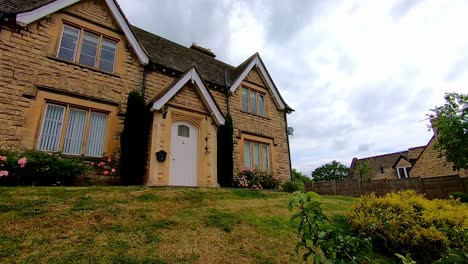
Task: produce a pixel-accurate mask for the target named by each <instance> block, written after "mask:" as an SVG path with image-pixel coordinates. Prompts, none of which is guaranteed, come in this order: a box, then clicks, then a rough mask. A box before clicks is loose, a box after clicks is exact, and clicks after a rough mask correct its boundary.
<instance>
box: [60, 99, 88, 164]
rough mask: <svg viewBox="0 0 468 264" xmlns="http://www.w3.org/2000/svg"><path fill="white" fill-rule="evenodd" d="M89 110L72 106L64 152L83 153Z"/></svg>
mask: <svg viewBox="0 0 468 264" xmlns="http://www.w3.org/2000/svg"><path fill="white" fill-rule="evenodd" d="M86 113H87V111H85V110H81V109H76V108H71V109H70V114H69V115H68V123H67V133H66V134H65V144H64V146H63V153H66V154H75V155H80V154H81V147H82V145H83V137H84V128H85V123H86Z"/></svg>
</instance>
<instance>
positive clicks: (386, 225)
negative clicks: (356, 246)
mask: <svg viewBox="0 0 468 264" xmlns="http://www.w3.org/2000/svg"><path fill="white" fill-rule="evenodd" d="M348 220H349V222H350V225H351V227H352V228H353V229H354V230H355V231H358V232H360V233H366V234H367V235H370V236H371V237H373V238H374V241H375V242H376V245H375V246H376V247H378V248H380V249H382V250H386V251H387V252H388V253H391V254H393V253H402V254H407V253H410V254H411V255H412V256H414V258H415V259H416V260H419V261H420V262H422V263H424V262H430V261H432V260H436V259H438V258H440V257H441V256H442V255H443V254H444V253H445V252H446V251H447V249H448V248H449V247H452V248H459V249H461V250H466V242H467V241H466V233H467V230H468V207H467V206H466V205H462V204H461V203H460V202H458V201H456V200H428V199H426V198H425V197H424V196H423V195H420V194H417V193H416V192H414V191H405V192H399V193H391V194H387V195H386V196H385V197H376V196H375V195H374V194H371V195H367V196H364V197H361V198H359V199H358V200H357V201H356V202H355V203H354V205H353V207H352V208H351V211H350V212H349V213H348ZM418 263H419V262H418Z"/></svg>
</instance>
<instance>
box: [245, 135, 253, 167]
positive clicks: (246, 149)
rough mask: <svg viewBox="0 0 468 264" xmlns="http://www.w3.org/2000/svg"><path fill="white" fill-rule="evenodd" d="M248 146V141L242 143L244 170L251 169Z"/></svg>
mask: <svg viewBox="0 0 468 264" xmlns="http://www.w3.org/2000/svg"><path fill="white" fill-rule="evenodd" d="M250 145H251V143H250V142H249V141H245V142H244V167H245V168H252V159H251V157H250V155H251V153H250Z"/></svg>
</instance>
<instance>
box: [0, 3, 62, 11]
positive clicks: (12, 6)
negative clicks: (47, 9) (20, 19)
mask: <svg viewBox="0 0 468 264" xmlns="http://www.w3.org/2000/svg"><path fill="white" fill-rule="evenodd" d="M54 1H55V0H0V12H3V13H8V14H16V13H22V12H26V11H31V10H33V9H36V8H39V7H41V6H43V5H46V4H49V3H52V2H54Z"/></svg>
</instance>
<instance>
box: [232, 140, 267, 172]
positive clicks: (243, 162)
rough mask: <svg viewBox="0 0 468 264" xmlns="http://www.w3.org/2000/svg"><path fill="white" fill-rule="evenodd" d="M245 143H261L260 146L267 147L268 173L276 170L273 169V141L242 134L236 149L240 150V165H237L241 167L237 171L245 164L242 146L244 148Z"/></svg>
mask: <svg viewBox="0 0 468 264" xmlns="http://www.w3.org/2000/svg"><path fill="white" fill-rule="evenodd" d="M245 141H250V142H253V143H261V144H264V145H267V146H268V155H269V157H268V161H269V165H268V167H269V171H270V172H273V171H274V169H275V168H276V167H275V165H276V164H275V145H274V141H273V139H270V138H266V137H260V136H254V135H250V134H245V133H242V134H241V139H240V141H239V143H238V147H239V148H240V151H239V153H240V163H239V164H238V165H240V166H242V167H241V168H239V169H243V167H244V164H245V157H244V153H245V152H244V151H245V150H244V146H245Z"/></svg>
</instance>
